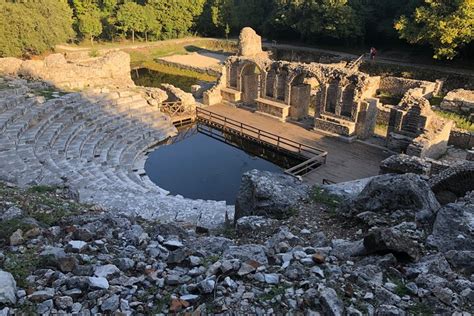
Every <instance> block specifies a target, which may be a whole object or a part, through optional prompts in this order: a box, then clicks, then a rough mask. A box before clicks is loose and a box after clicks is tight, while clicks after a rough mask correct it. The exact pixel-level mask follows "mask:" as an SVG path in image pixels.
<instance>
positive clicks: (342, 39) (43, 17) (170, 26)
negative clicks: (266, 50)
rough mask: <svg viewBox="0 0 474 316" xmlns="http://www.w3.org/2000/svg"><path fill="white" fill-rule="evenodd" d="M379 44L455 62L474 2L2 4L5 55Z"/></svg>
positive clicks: (49, 0)
mask: <svg viewBox="0 0 474 316" xmlns="http://www.w3.org/2000/svg"><path fill="white" fill-rule="evenodd" d="M244 26H251V27H253V28H255V29H256V30H257V31H258V32H259V33H261V34H263V35H264V36H266V37H268V38H271V39H286V40H299V41H300V40H301V41H305V42H313V43H337V44H343V45H355V44H356V45H360V44H365V45H371V44H373V45H375V44H384V43H393V42H396V41H398V40H399V39H402V40H403V41H406V42H408V43H410V44H419V45H430V46H431V47H432V48H433V50H434V57H435V58H440V59H441V58H453V57H455V56H456V55H457V54H458V52H459V51H460V49H462V48H463V47H465V46H466V45H468V44H469V43H471V42H472V41H473V39H474V0H383V1H381V0H36V1H26V2H25V1H15V0H3V1H2V0H0V34H1V38H0V55H3V56H5V55H26V54H37V53H41V52H42V51H44V50H47V49H49V48H51V47H52V46H54V44H56V43H60V42H64V41H66V40H68V39H69V40H82V39H85V40H90V41H91V42H94V40H95V39H101V40H108V41H110V40H120V39H125V38H128V39H131V40H132V41H135V40H136V39H137V38H138V39H139V40H144V41H147V40H159V39H169V38H177V37H182V36H185V35H189V34H199V35H204V36H225V37H227V36H229V35H236V34H238V32H239V30H240V29H241V28H242V27H244Z"/></svg>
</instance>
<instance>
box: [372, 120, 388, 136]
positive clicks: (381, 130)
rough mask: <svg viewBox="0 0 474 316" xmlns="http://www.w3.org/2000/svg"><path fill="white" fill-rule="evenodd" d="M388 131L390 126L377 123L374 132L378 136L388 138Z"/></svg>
mask: <svg viewBox="0 0 474 316" xmlns="http://www.w3.org/2000/svg"><path fill="white" fill-rule="evenodd" d="M387 131H388V125H387V124H380V123H377V124H376V125H375V130H374V132H375V134H376V135H379V136H382V137H386V136H387Z"/></svg>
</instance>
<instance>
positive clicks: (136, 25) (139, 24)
mask: <svg viewBox="0 0 474 316" xmlns="http://www.w3.org/2000/svg"><path fill="white" fill-rule="evenodd" d="M145 15H146V13H145V10H144V7H143V6H142V5H139V4H137V3H135V2H127V3H125V4H123V5H122V6H121V7H120V8H119V9H118V11H117V23H118V28H119V29H120V30H122V31H124V32H125V33H127V32H129V31H130V32H132V42H135V32H144V31H145V30H146V28H147V26H146V18H145Z"/></svg>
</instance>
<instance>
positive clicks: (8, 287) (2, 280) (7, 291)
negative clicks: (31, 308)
mask: <svg viewBox="0 0 474 316" xmlns="http://www.w3.org/2000/svg"><path fill="white" fill-rule="evenodd" d="M15 293H16V282H15V279H14V278H13V276H12V275H11V274H10V273H9V272H6V271H2V270H0V303H1V304H15V303H16V294H15Z"/></svg>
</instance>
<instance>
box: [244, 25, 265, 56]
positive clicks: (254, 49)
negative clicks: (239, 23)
mask: <svg viewBox="0 0 474 316" xmlns="http://www.w3.org/2000/svg"><path fill="white" fill-rule="evenodd" d="M262 52H263V50H262V38H261V37H260V36H259V35H257V33H256V32H255V31H254V30H253V29H252V28H250V27H244V28H243V29H242V31H241V32H240V36H239V55H241V56H255V55H259V54H261V53H262Z"/></svg>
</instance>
